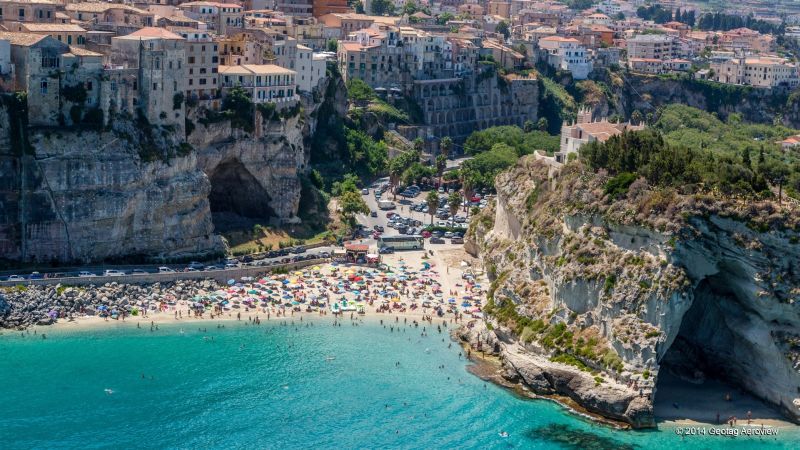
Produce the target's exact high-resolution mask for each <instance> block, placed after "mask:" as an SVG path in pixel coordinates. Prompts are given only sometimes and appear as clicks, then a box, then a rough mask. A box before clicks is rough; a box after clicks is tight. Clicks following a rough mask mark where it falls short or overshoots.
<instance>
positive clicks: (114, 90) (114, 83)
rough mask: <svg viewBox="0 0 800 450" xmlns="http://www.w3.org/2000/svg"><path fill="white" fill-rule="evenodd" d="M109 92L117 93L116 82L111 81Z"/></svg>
mask: <svg viewBox="0 0 800 450" xmlns="http://www.w3.org/2000/svg"><path fill="white" fill-rule="evenodd" d="M111 91H112V92H116V91H117V80H111Z"/></svg>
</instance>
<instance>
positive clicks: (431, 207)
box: [425, 191, 439, 225]
mask: <svg viewBox="0 0 800 450" xmlns="http://www.w3.org/2000/svg"><path fill="white" fill-rule="evenodd" d="M425 202H427V203H428V214H430V215H431V225H433V216H434V214H436V207H437V206H439V194H437V193H436V191H430V192H428V196H427V197H425Z"/></svg>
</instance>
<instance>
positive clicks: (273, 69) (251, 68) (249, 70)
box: [218, 64, 297, 75]
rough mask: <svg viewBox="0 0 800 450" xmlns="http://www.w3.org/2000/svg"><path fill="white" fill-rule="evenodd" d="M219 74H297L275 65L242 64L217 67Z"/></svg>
mask: <svg viewBox="0 0 800 450" xmlns="http://www.w3.org/2000/svg"><path fill="white" fill-rule="evenodd" d="M218 71H219V73H221V74H226V75H295V74H296V73H297V72H295V71H294V70H289V69H286V68H283V67H281V66H276V65H275V64H242V65H239V66H219V69H218Z"/></svg>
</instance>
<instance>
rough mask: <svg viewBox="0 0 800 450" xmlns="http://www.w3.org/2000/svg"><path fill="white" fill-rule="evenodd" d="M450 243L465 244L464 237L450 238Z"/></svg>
mask: <svg viewBox="0 0 800 450" xmlns="http://www.w3.org/2000/svg"><path fill="white" fill-rule="evenodd" d="M450 243H451V244H463V243H464V238H460V237H454V238H453V239H450Z"/></svg>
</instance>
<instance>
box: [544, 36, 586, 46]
mask: <svg viewBox="0 0 800 450" xmlns="http://www.w3.org/2000/svg"><path fill="white" fill-rule="evenodd" d="M542 41H545V42H574V43H576V44H580V43H581V41H579V40H577V39H574V38H566V37H563V36H547V37H543V38H541V39H539V42H542Z"/></svg>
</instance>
